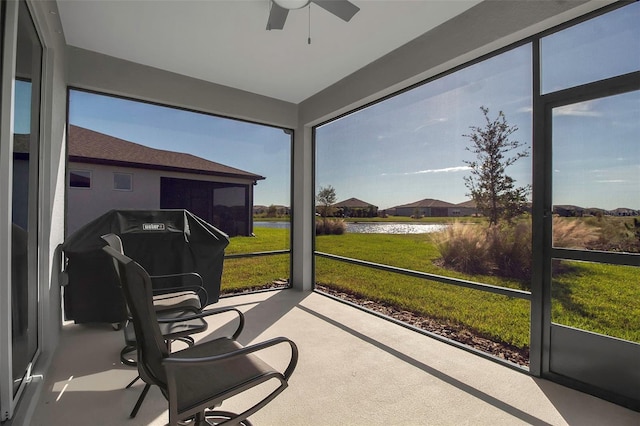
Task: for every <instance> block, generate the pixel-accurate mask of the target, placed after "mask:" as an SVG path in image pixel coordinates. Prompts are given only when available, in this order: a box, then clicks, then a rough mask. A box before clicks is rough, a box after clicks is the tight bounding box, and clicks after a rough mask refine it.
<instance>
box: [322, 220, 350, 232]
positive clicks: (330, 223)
mask: <svg viewBox="0 0 640 426" xmlns="http://www.w3.org/2000/svg"><path fill="white" fill-rule="evenodd" d="M346 231H347V223H346V222H345V221H344V219H322V220H316V235H323V234H324V235H330V234H334V235H342V234H344V233H345V232H346Z"/></svg>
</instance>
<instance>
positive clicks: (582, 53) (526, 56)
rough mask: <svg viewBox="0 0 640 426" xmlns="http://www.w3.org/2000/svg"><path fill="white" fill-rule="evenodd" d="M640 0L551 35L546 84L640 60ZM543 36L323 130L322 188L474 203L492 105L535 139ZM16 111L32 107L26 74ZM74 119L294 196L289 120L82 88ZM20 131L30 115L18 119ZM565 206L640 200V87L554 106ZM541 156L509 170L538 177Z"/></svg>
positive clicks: (267, 191) (282, 199)
mask: <svg viewBox="0 0 640 426" xmlns="http://www.w3.org/2000/svg"><path fill="white" fill-rule="evenodd" d="M637 22H640V4H638V3H636V4H633V5H631V6H630V7H625V8H622V9H620V10H618V11H616V12H614V13H610V14H607V15H604V16H601V17H599V18H597V19H596V20H592V21H588V22H586V23H583V24H581V25H578V26H575V27H572V28H569V29H567V30H565V31H563V32H561V33H558V34H556V35H552V36H549V37H547V38H545V39H543V41H542V66H543V69H542V74H543V78H542V87H543V91H547V92H548V91H553V90H558V89H562V88H565V87H569V86H572V85H574V84H578V83H584V82H590V81H594V80H598V79H602V78H607V77H610V76H613V75H618V74H621V73H626V72H630V71H634V70H638V69H640V26H639V25H637ZM531 67H532V64H531V46H530V45H528V44H527V45H523V46H521V47H518V48H516V49H513V50H510V51H507V52H505V53H503V54H501V55H498V56H495V57H493V58H491V59H489V60H486V61H482V62H480V63H477V64H475V65H472V66H469V67H466V68H464V69H462V70H460V71H458V72H455V73H452V74H449V75H448V76H445V77H443V78H440V79H437V80H434V81H433V82H430V83H427V84H425V85H422V86H420V87H418V88H416V89H413V90H410V91H407V92H405V93H403V94H400V95H399V96H395V97H393V98H390V99H387V100H385V101H383V102H380V103H377V104H374V105H373V106H370V107H368V108H366V109H363V110H361V111H358V112H355V113H353V114H351V115H348V116H345V117H343V118H341V119H339V120H336V121H334V122H331V123H329V124H327V125H324V126H322V127H320V128H318V129H317V135H316V159H317V164H316V186H317V187H316V190H317V189H318V188H320V187H321V186H327V185H332V186H333V187H334V188H336V192H337V197H338V201H340V200H344V199H347V198H350V197H356V198H359V199H362V200H364V201H367V202H369V203H372V204H374V205H377V206H378V207H379V208H388V207H393V206H395V205H400V204H406V203H411V202H414V201H418V200H421V199H423V198H435V199H440V200H443V201H448V202H452V203H459V202H463V201H466V200H467V199H468V197H467V196H466V193H467V192H468V190H467V188H466V187H465V185H464V181H463V177H464V176H466V175H468V174H469V170H468V168H467V167H466V165H465V163H464V160H471V159H473V156H472V155H471V154H470V153H469V152H468V151H466V150H465V147H466V146H468V144H469V139H468V138H466V137H465V136H463V135H465V134H468V133H469V132H470V127H471V126H482V125H483V123H484V117H483V115H482V112H481V111H480V107H481V106H486V107H488V108H489V110H490V113H489V115H490V117H491V118H495V117H496V115H497V114H498V112H499V111H503V112H504V113H505V115H506V118H507V121H508V123H509V124H510V125H514V126H517V127H518V131H517V132H516V133H514V134H513V135H512V138H513V139H517V140H519V141H521V142H524V143H525V145H527V146H529V147H530V146H531V139H532V125H531V120H532V113H531V109H532V107H531V105H532V93H531V91H532V87H531V79H532V75H531V74H532V73H531ZM16 93H17V98H16V99H17V100H16V106H17V113H16V117H20V116H28V114H20V112H19V111H20V109H21V108H23V107H24V105H27V106H28V102H26V100H27V99H28V93H29V90H28V84H27V83H22V82H18V84H17V91H16ZM69 121H70V123H71V124H75V125H78V126H82V127H86V128H89V129H92V130H95V131H98V132H103V133H106V134H109V135H113V136H116V137H119V138H122V139H125V140H128V141H132V142H136V143H140V144H143V145H147V146H151V147H154V148H158V149H166V150H172V151H180V152H188V153H191V154H194V155H197V156H200V157H203V158H207V159H209V160H211V161H216V162H219V163H223V164H226V165H229V166H233V167H237V168H240V169H243V170H246V171H249V172H252V173H257V174H260V175H262V176H265V177H266V178H267V179H266V180H264V181H260V182H259V183H258V185H257V186H256V187H255V203H256V204H264V205H269V204H282V205H289V204H290V176H291V169H290V161H291V160H290V158H291V139H290V137H289V135H287V134H285V133H284V132H283V131H282V130H281V129H277V128H272V127H267V126H261V125H255V124H251V123H245V122H241V121H236V120H229V119H224V118H219V117H213V116H209V115H205V114H197V113H193V112H188V111H182V110H177V109H173V108H167V107H160V106H156V105H150V104H146V103H141V102H134V101H127V100H122V99H118V98H113V97H109V96H101V95H95V94H91V93H85V92H80V91H72V92H71V97H70V106H69ZM16 131H17V132H25V133H26V132H27V131H28V123H22V122H20V121H19V120H17V122H16ZM553 149H554V164H553V170H554V171H553V181H554V187H553V190H554V194H553V202H554V204H576V205H580V206H583V207H602V208H607V209H613V208H617V207H629V208H634V209H640V185H638V181H640V94H639V93H638V92H634V93H632V94H627V95H619V96H615V97H611V98H605V99H600V100H596V101H591V102H586V103H581V104H577V105H570V106H567V107H563V108H559V109H557V110H555V112H554V148H553ZM531 173H532V167H531V157H529V158H524V159H521V160H520V161H518V163H516V164H515V165H513V166H512V167H511V168H510V169H508V174H509V175H510V176H512V177H514V178H515V179H516V184H517V185H518V186H520V185H525V184H530V183H531Z"/></svg>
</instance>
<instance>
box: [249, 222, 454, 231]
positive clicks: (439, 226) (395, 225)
mask: <svg viewBox="0 0 640 426" xmlns="http://www.w3.org/2000/svg"><path fill="white" fill-rule="evenodd" d="M289 225H290V224H289V222H253V226H254V227H256V228H278V229H289ZM446 227H447V225H446V224H443V223H406V222H347V232H351V233H355V234H428V233H431V232H439V231H442V230H444V229H445V228H446Z"/></svg>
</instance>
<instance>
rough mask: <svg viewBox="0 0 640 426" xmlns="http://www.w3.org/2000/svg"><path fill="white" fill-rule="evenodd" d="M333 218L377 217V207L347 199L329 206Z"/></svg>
mask: <svg viewBox="0 0 640 426" xmlns="http://www.w3.org/2000/svg"><path fill="white" fill-rule="evenodd" d="M331 207H332V208H333V211H334V212H335V213H334V215H335V216H341V217H375V216H377V215H378V206H374V205H373V204H371V203H367V202H365V201H362V200H358V199H357V198H349V199H348V200H344V201H340V202H339V203H335V204H333V205H332V206H331Z"/></svg>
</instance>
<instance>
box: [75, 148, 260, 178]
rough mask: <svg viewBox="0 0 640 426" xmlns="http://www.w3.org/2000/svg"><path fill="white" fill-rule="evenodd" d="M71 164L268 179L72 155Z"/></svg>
mask: <svg viewBox="0 0 640 426" xmlns="http://www.w3.org/2000/svg"><path fill="white" fill-rule="evenodd" d="M69 162H75V163H85V164H102V165H107V166H124V167H131V168H135V169H147V170H166V171H172V172H182V173H189V174H193V175H207V176H221V177H232V178H238V179H244V180H252V181H253V182H257V181H259V180H264V179H266V178H265V177H264V176H260V175H254V174H251V175H246V174H236V173H225V172H214V171H209V170H200V169H188V168H185V167H172V166H162V165H157V164H147V163H136V162H130V161H119V160H107V159H101V158H93V157H82V156H77V155H70V156H69Z"/></svg>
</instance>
